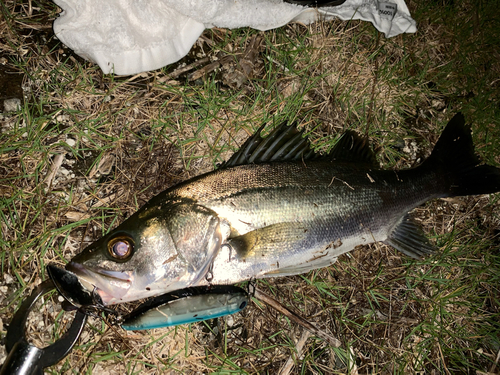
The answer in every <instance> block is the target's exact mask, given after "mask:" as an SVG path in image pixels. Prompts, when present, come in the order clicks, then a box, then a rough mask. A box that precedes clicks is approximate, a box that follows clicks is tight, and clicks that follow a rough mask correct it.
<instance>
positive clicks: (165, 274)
mask: <svg viewBox="0 0 500 375" xmlns="http://www.w3.org/2000/svg"><path fill="white" fill-rule="evenodd" d="M479 164H480V162H479V159H478V158H477V157H476V156H475V155H474V149H473V145H472V138H471V135H470V130H468V128H467V127H466V126H465V122H464V119H463V116H462V115H460V114H459V115H456V116H455V117H454V118H453V119H452V120H451V121H450V123H449V124H448V126H447V127H446V129H445V130H444V132H443V134H442V136H441V137H440V139H439V141H438V143H437V144H436V146H435V148H434V151H433V153H432V154H431V156H430V157H429V158H428V159H427V160H426V161H425V162H424V163H422V164H421V165H420V166H418V167H416V168H413V169H408V170H400V171H392V170H381V169H380V168H379V167H378V165H377V163H376V162H375V158H374V155H373V153H372V152H371V150H370V149H369V148H368V146H367V145H366V142H365V141H364V140H363V139H361V138H360V137H358V136H357V135H356V134H355V133H353V132H346V133H345V134H344V136H343V137H342V138H341V139H340V141H339V142H338V144H337V145H336V146H335V147H334V149H333V150H332V151H331V152H330V153H329V154H328V155H326V156H319V155H316V154H315V153H314V152H312V151H311V150H310V148H309V144H308V142H307V139H306V138H302V135H301V133H300V132H298V131H297V130H296V129H295V128H294V127H287V126H282V127H280V128H277V129H276V130H275V131H274V132H272V133H271V134H270V135H269V136H268V137H267V138H264V139H262V138H261V137H260V130H259V131H258V132H257V133H256V134H255V135H254V136H252V137H251V138H250V139H249V140H248V141H247V142H246V143H245V144H244V145H243V146H242V148H241V150H240V151H239V152H237V153H236V154H235V155H233V157H232V158H231V159H230V160H229V161H228V162H226V163H225V164H224V165H223V166H222V167H221V168H220V169H218V170H216V171H213V172H210V173H207V174H205V175H202V176H198V177H195V178H193V179H191V180H188V181H186V182H184V183H182V184H179V185H177V186H174V187H172V188H170V189H168V190H166V191H165V192H163V193H161V194H159V195H158V196H156V197H154V198H153V199H151V200H150V201H149V202H148V203H147V204H146V205H145V206H143V207H142V208H141V209H140V210H139V211H138V212H136V213H135V214H134V215H132V216H131V217H130V218H128V219H127V220H125V221H124V222H123V223H122V224H121V225H120V226H118V227H117V228H116V229H114V230H113V231H111V232H110V233H108V234H107V235H106V236H104V237H103V238H101V239H100V240H98V241H96V242H95V243H93V244H92V245H90V246H89V247H88V248H87V249H85V250H84V251H83V252H82V253H80V254H79V255H77V256H76V257H75V258H74V259H73V260H72V261H71V262H70V263H69V264H68V265H67V267H66V268H67V270H68V271H69V272H71V273H73V274H74V275H76V276H77V277H78V279H79V280H80V282H81V285H82V289H85V290H87V291H93V292H95V293H97V294H99V296H100V297H101V299H102V302H103V303H104V304H105V305H110V304H115V303H121V302H127V301H134V300H137V299H140V298H146V297H149V296H155V295H159V294H163V293H167V292H170V291H173V290H178V289H183V288H187V287H192V286H200V285H208V284H214V285H217V284H220V285H224V284H234V283H238V282H241V281H245V280H250V279H253V278H263V277H273V276H283V275H293V274H299V273H303V272H307V271H309V270H312V269H316V268H320V267H325V266H328V265H330V264H332V263H333V262H335V260H336V259H337V257H338V256H339V255H341V254H343V253H345V252H348V251H350V250H352V249H353V248H354V247H356V246H358V245H364V244H368V243H372V242H376V241H381V242H385V243H387V244H390V245H391V246H393V247H395V248H397V249H398V250H400V251H402V252H404V253H406V254H407V255H409V256H413V257H416V258H418V257H421V256H422V255H425V254H428V253H431V252H432V251H433V246H432V245H431V244H430V243H429V242H428V241H427V239H426V238H425V237H424V236H423V234H422V233H421V231H420V230H419V229H418V227H417V226H416V225H415V224H414V223H413V221H412V220H411V219H410V218H409V216H408V215H407V213H408V212H409V211H410V210H412V209H413V208H415V207H417V206H418V205H420V204H422V203H423V202H425V201H427V200H429V199H433V198H436V197H445V196H456V195H470V194H486V193H493V192H497V191H499V190H500V169H498V168H495V167H492V166H488V165H479ZM67 294H68V295H71V291H67Z"/></svg>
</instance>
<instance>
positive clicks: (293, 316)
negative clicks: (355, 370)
mask: <svg viewBox="0 0 500 375" xmlns="http://www.w3.org/2000/svg"><path fill="white" fill-rule="evenodd" d="M254 297H255V298H257V299H258V300H260V301H262V302H265V303H266V304H267V305H269V306H271V307H272V308H273V309H275V310H277V311H279V312H280V313H281V314H283V315H284V316H286V317H287V318H288V319H290V320H291V321H292V322H294V323H297V324H299V325H300V326H302V327H304V328H305V329H307V330H308V331H309V332H311V333H312V334H314V335H316V336H318V337H320V338H322V339H323V340H325V341H327V342H328V343H329V344H330V345H332V346H333V347H335V348H338V347H339V346H340V345H341V344H342V343H341V342H340V341H339V340H337V339H336V338H335V337H333V336H332V335H330V334H328V333H326V332H324V331H322V330H320V329H318V328H317V327H315V326H314V324H312V323H310V322H308V321H307V320H306V319H304V318H303V317H301V316H300V315H298V314H297V313H295V312H293V311H292V310H290V309H289V308H287V307H285V306H283V305H282V304H281V303H280V302H278V301H276V300H275V299H274V298H272V297H271V296H269V295H268V294H266V293H264V292H263V291H261V290H259V289H258V288H255V292H254Z"/></svg>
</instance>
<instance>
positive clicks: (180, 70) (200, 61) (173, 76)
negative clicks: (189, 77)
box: [158, 56, 210, 82]
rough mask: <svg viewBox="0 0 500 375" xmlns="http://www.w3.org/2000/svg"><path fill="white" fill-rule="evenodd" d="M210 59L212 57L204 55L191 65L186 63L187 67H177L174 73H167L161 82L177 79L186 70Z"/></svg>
mask: <svg viewBox="0 0 500 375" xmlns="http://www.w3.org/2000/svg"><path fill="white" fill-rule="evenodd" d="M209 61H210V58H209V57H208V56H207V57H204V58H202V59H199V60H197V61H195V62H193V63H191V64H189V65H186V66H185V67H183V68H179V69H176V70H174V71H173V72H172V73H170V74H167V75H166V76H165V77H162V78H161V79H160V80H158V81H160V82H164V81H167V80H169V79H175V78H177V77H179V76H180V75H181V74H184V73H186V72H189V71H190V70H192V69H194V68H196V67H197V66H200V65H202V64H205V63H207V62H209Z"/></svg>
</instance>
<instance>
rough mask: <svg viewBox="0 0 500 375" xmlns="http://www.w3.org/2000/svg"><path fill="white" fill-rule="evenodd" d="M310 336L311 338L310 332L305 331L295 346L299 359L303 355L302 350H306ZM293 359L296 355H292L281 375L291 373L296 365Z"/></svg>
mask: <svg viewBox="0 0 500 375" xmlns="http://www.w3.org/2000/svg"><path fill="white" fill-rule="evenodd" d="M310 336H311V332H310V331H308V330H305V331H304V332H302V336H300V339H299V341H297V344H296V345H295V352H296V353H297V354H296V355H297V356H296V358H297V359H299V358H300V356H301V355H302V349H304V345H305V343H306V341H307V339H308V338H309V337H310ZM293 357H294V355H293V353H292V355H291V356H290V358H288V361H286V363H285V366H283V367H282V368H281V371H280V372H279V375H288V374H289V373H290V371H292V368H293V365H294V364H295V361H294V359H293Z"/></svg>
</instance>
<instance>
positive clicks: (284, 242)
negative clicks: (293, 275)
mask: <svg viewBox="0 0 500 375" xmlns="http://www.w3.org/2000/svg"><path fill="white" fill-rule="evenodd" d="M308 231H309V229H308V228H307V226H306V225H304V224H303V223H278V224H273V225H269V226H267V227H264V228H260V229H256V230H253V231H251V232H248V233H245V234H244V235H241V236H237V237H234V238H230V239H229V241H228V243H229V245H230V246H231V248H232V249H233V250H234V251H236V255H237V258H239V259H240V260H246V259H249V258H257V259H260V258H266V259H279V258H281V257H283V256H287V257H289V256H290V255H291V254H290V253H291V252H294V251H296V249H297V246H300V244H301V242H303V241H304V240H305V239H306V237H307V232H308Z"/></svg>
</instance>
